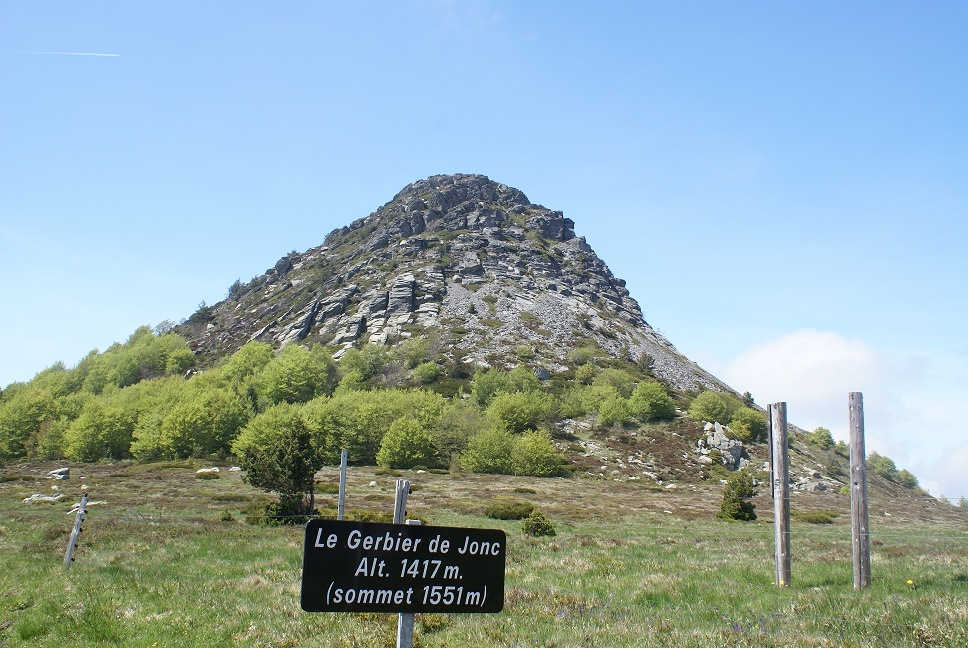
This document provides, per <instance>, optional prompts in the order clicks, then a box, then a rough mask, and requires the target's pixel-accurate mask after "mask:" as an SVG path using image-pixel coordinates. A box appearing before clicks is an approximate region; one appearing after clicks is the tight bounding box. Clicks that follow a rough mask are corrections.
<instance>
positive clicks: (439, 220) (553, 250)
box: [177, 174, 732, 391]
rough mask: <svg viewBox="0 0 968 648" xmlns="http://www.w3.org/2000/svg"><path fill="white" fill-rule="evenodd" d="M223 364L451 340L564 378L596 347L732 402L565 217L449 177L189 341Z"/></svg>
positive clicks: (347, 235)
mask: <svg viewBox="0 0 968 648" xmlns="http://www.w3.org/2000/svg"><path fill="white" fill-rule="evenodd" d="M177 331H178V332H179V333H180V334H182V335H183V336H185V337H186V338H187V339H188V340H189V342H190V344H191V346H192V348H193V350H194V351H195V352H196V353H198V354H199V355H200V356H202V358H203V359H204V358H207V359H209V360H212V359H214V358H217V357H220V356H222V355H225V354H228V353H231V352H233V351H235V350H236V349H238V348H239V347H241V346H242V345H243V344H245V343H246V342H248V341H249V340H261V341H264V342H268V343H270V344H272V345H273V346H276V347H281V346H284V345H287V344H293V343H302V344H313V343H321V344H326V345H330V346H331V347H333V348H334V349H335V352H334V356H336V357H339V355H340V354H341V353H342V352H344V351H345V350H346V349H348V348H350V347H351V346H354V345H355V346H361V345H363V344H367V343H372V344H384V345H395V344H399V343H401V342H403V341H404V340H406V339H408V338H411V337H421V336H423V337H428V338H432V339H435V340H441V341H443V343H444V345H445V347H446V348H445V349H444V354H445V355H448V356H449V357H450V358H451V360H454V361H461V362H465V363H472V364H476V365H478V366H483V367H487V366H504V367H508V366H513V365H517V364H522V363H523V364H527V365H528V366H530V367H532V368H534V369H535V371H536V372H537V373H538V374H539V375H542V374H543V375H544V376H545V377H547V376H548V375H550V374H552V373H554V372H556V371H560V370H564V369H565V368H566V367H565V365H564V361H565V358H566V356H567V354H568V352H569V351H571V350H573V349H575V348H577V347H580V346H583V345H594V346H597V347H599V348H601V349H603V350H604V351H605V352H607V353H608V354H610V355H612V356H613V357H616V358H620V359H625V360H635V361H640V360H644V361H646V362H650V363H651V367H652V371H653V373H654V374H655V375H656V376H657V377H658V378H660V379H662V380H663V381H665V382H666V383H668V384H669V385H671V386H673V387H675V388H678V389H686V390H696V389H700V388H712V389H715V390H717V391H732V390H731V389H730V388H729V387H728V386H726V385H725V384H724V383H723V382H721V381H720V380H718V379H717V378H715V377H714V376H712V375H711V374H709V373H708V372H706V371H704V370H703V369H701V368H700V367H698V366H697V365H696V364H695V363H694V362H692V361H690V360H688V359H687V358H685V357H684V356H683V355H682V354H681V353H679V352H678V351H677V350H676V349H675V347H674V346H673V345H672V344H671V343H670V342H669V341H668V340H666V339H665V338H664V337H663V336H662V335H660V334H659V333H657V332H656V331H655V330H654V329H652V327H651V326H649V324H648V323H646V322H645V320H644V319H643V316H642V310H641V309H640V307H639V304H638V303H637V302H636V301H635V299H633V298H632V297H631V296H630V295H629V291H628V290H627V289H626V286H625V281H623V280H622V279H618V278H616V277H615V276H614V275H613V274H612V272H611V270H609V268H608V266H607V265H606V264H605V263H603V262H602V260H601V259H599V258H598V256H597V255H596V254H595V252H594V251H593V250H592V249H591V247H589V245H588V244H587V242H586V241H585V239H584V237H581V236H577V235H576V234H575V223H574V222H573V221H572V220H571V219H569V218H565V217H564V216H563V215H562V213H561V212H560V211H552V210H550V209H547V208H545V207H543V206H541V205H536V204H533V203H531V201H529V200H528V198H527V196H525V195H524V193H522V192H521V191H519V190H517V189H514V188H512V187H508V186H507V185H504V184H500V183H498V182H494V181H492V180H490V179H489V178H487V177H486V176H483V175H468V174H456V175H437V176H432V177H430V178H427V179H425V180H420V181H419V182H415V183H413V184H410V185H408V186H406V187H404V188H403V190H401V191H400V192H399V193H398V194H397V195H396V196H394V198H393V200H391V201H390V202H388V203H386V204H385V205H383V206H382V207H380V208H379V209H377V210H376V211H375V212H373V213H372V214H370V215H369V216H367V217H365V218H360V219H359V220H356V221H354V222H353V223H351V224H349V225H347V226H346V227H341V228H339V229H336V230H334V231H332V232H330V234H329V235H328V236H327V237H326V240H325V241H324V242H323V244H322V245H320V246H318V247H314V248H311V249H309V250H307V251H306V252H303V253H295V252H294V253H291V254H289V255H286V256H284V257H282V258H281V259H280V260H279V261H278V262H277V263H276V264H275V266H274V267H272V268H270V269H269V270H267V271H266V273H265V274H264V275H262V276H260V277H256V278H254V279H252V280H251V281H250V282H248V283H246V284H242V283H241V282H237V283H236V284H235V285H233V286H232V287H231V288H230V290H229V296H228V297H227V298H226V299H225V300H224V301H222V302H219V303H218V304H216V305H214V306H211V307H202V308H200V309H199V311H198V312H196V313H195V314H194V315H192V317H191V318H189V319H188V320H187V321H185V322H183V323H182V324H181V325H179V327H178V328H177Z"/></svg>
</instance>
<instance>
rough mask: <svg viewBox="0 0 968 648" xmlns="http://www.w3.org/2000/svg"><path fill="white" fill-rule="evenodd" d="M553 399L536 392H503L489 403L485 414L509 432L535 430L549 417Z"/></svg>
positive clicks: (552, 407)
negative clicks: (500, 423) (497, 421)
mask: <svg viewBox="0 0 968 648" xmlns="http://www.w3.org/2000/svg"><path fill="white" fill-rule="evenodd" d="M553 409H554V399H553V398H552V397H551V396H549V395H547V394H542V393H541V392H537V391H528V392H521V391H518V392H513V393H508V392H503V393H499V394H498V395H497V396H495V397H494V399H493V400H492V401H491V404H490V405H489V406H488V408H487V413H488V414H489V415H491V416H493V417H494V418H496V419H498V420H499V421H501V422H502V423H503V424H504V426H505V427H506V428H507V429H508V430H509V431H511V432H524V431H525V430H536V429H537V428H538V427H539V426H540V425H541V423H543V422H545V421H546V420H548V419H549V418H550V417H551V414H552V411H553Z"/></svg>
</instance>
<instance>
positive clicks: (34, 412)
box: [0, 386, 57, 460]
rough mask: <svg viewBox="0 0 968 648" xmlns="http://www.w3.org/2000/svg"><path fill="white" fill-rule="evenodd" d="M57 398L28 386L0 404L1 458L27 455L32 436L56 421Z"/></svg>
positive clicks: (42, 390)
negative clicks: (44, 426)
mask: <svg viewBox="0 0 968 648" xmlns="http://www.w3.org/2000/svg"><path fill="white" fill-rule="evenodd" d="M56 413H57V409H56V406H55V403H54V397H53V396H52V395H51V393H50V392H49V391H48V390H46V389H38V388H35V387H32V386H26V387H24V388H20V389H17V390H15V393H14V394H13V395H12V396H10V397H9V398H4V401H3V403H2V404H0V460H7V459H15V458H19V457H23V456H26V454H27V444H28V441H29V439H30V438H31V437H35V436H37V435H40V434H41V431H42V427H43V425H44V424H45V423H46V422H49V421H53V420H56Z"/></svg>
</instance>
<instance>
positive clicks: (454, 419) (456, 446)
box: [431, 399, 500, 465]
mask: <svg viewBox="0 0 968 648" xmlns="http://www.w3.org/2000/svg"><path fill="white" fill-rule="evenodd" d="M496 426H500V423H498V422H496V421H495V420H494V419H493V418H491V417H489V416H488V415H487V414H486V413H484V412H482V411H481V410H480V408H478V407H477V406H476V405H475V404H474V403H473V402H472V401H470V400H457V399H454V400H451V401H450V402H449V404H448V405H446V406H445V407H444V409H443V411H442V413H441V415H440V419H439V421H438V423H437V425H436V426H435V427H434V428H433V429H431V436H432V437H433V440H434V448H435V449H436V453H437V457H438V460H439V461H440V462H441V463H444V464H445V465H446V462H449V461H450V460H451V458H452V457H454V456H459V455H460V454H461V453H462V452H464V450H465V449H466V448H467V442H468V440H469V439H470V438H471V437H472V436H474V435H475V434H477V433H479V432H481V431H482V430H485V429H488V428H493V427H496Z"/></svg>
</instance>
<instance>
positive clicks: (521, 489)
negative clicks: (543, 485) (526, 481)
mask: <svg viewBox="0 0 968 648" xmlns="http://www.w3.org/2000/svg"><path fill="white" fill-rule="evenodd" d="M514 492H515V493H524V494H528V495H534V494H535V493H537V492H538V491H536V490H535V489H533V488H528V487H526V486H518V487H517V488H515V489H514Z"/></svg>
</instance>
